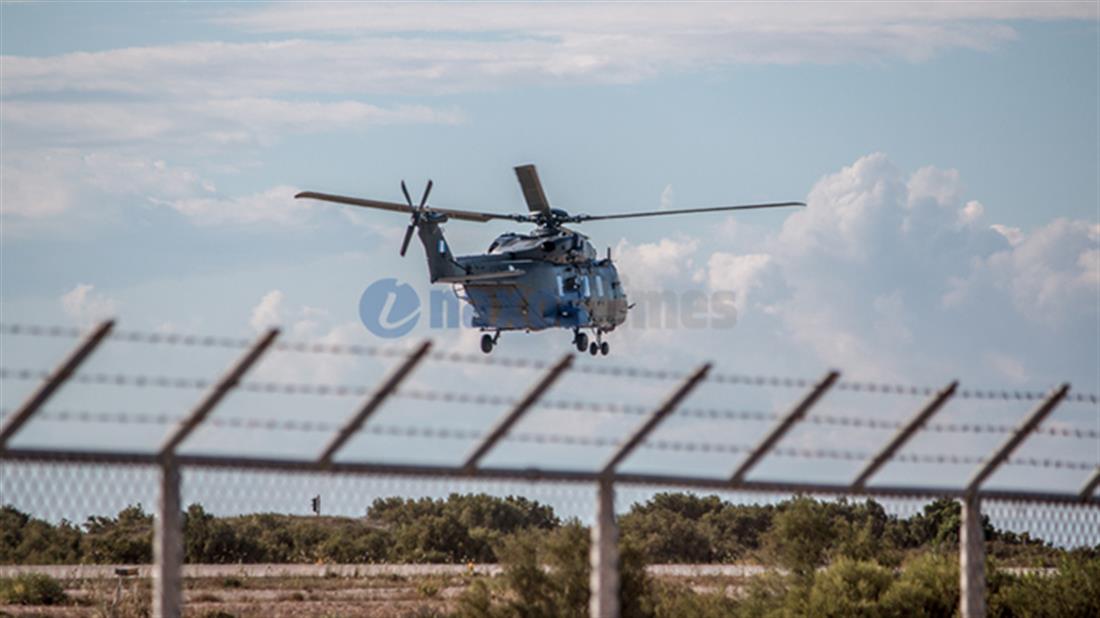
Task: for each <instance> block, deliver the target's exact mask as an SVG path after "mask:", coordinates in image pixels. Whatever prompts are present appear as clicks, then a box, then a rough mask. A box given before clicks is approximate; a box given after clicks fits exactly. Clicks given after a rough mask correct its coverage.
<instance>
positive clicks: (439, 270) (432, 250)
mask: <svg viewBox="0 0 1100 618" xmlns="http://www.w3.org/2000/svg"><path fill="white" fill-rule="evenodd" d="M417 232H418V234H419V235H420V242H422V243H424V253H425V254H426V255H427V256H428V275H429V277H430V278H431V281H432V283H435V282H436V281H438V280H440V279H453V278H457V277H462V276H463V275H464V274H465V270H463V268H462V267H461V266H459V265H458V262H456V261H455V259H454V254H452V253H451V248H450V247H449V246H448V245H447V239H446V238H444V237H443V228H441V227H439V224H438V223H436V222H435V221H431V220H427V221H421V222H420V225H418V226H417Z"/></svg>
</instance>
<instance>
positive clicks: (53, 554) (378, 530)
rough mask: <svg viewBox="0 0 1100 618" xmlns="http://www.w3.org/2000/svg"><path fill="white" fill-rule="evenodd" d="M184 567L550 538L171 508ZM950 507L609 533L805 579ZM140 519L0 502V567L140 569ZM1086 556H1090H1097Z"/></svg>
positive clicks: (408, 510) (997, 541)
mask: <svg viewBox="0 0 1100 618" xmlns="http://www.w3.org/2000/svg"><path fill="white" fill-rule="evenodd" d="M183 519H184V544H185V548H184V549H185V560H186V561H187V562H189V563H195V564H235V563H317V562H326V563H466V562H479V563H484V562H490V563H491V562H499V561H500V560H501V555H500V551H501V547H502V546H503V545H502V544H503V541H504V540H505V539H507V538H508V537H511V536H514V535H516V534H517V533H520V532H523V531H553V530H558V529H561V528H563V527H564V526H566V525H571V526H577V525H579V524H576V522H563V521H562V520H561V518H560V517H558V515H556V514H555V513H554V510H553V509H552V508H551V507H550V506H548V505H544V504H540V503H538V502H536V501H532V500H528V499H526V498H522V497H513V496H510V497H506V498H499V497H494V496H489V495H485V494H468V495H460V494H452V495H450V496H448V497H447V498H440V499H432V498H420V499H406V498H397V497H393V498H379V499H377V500H375V501H374V502H373V503H372V504H371V505H370V507H369V509H368V510H367V514H366V517H363V518H352V517H328V516H324V517H322V516H298V515H283V514H275V513H260V514H252V515H236V516H228V517H217V516H214V515H212V514H210V513H208V512H207V511H206V510H205V509H204V508H203V507H202V506H201V505H199V504H192V505H190V506H189V507H188V508H187V510H186V511H185V512H184V518H183ZM959 521H960V510H959V505H958V503H957V502H955V501H954V500H946V499H944V500H937V501H934V502H931V503H929V504H927V505H925V507H924V508H923V510H922V511H920V512H919V513H916V514H915V515H913V516H911V517H907V518H906V517H899V516H896V515H891V514H889V513H887V512H886V510H885V509H884V508H883V506H882V505H881V504H879V503H878V502H876V501H874V500H866V501H862V502H850V501H847V500H838V501H817V500H813V499H809V498H801V497H799V498H794V499H791V500H788V501H785V502H780V503H777V504H765V505H758V504H751V505H745V504H732V503H729V502H725V501H722V500H721V499H720V498H718V497H717V496H707V497H701V496H697V495H694V494H687V493H662V494H657V495H655V496H654V497H653V498H651V499H650V500H649V501H647V502H645V503H640V504H635V505H634V506H633V507H632V508H631V509H630V511H629V512H627V513H626V514H624V515H622V516H621V517H620V519H619V522H620V528H621V538H622V540H623V544H624V545H629V546H631V547H633V548H635V550H636V551H637V552H638V555H639V558H640V560H642V561H643V562H644V563H647V564H655V563H728V562H735V561H743V562H754V563H759V564H779V565H783V566H787V567H789V568H791V569H792V570H793V571H796V572H798V571H805V570H806V569H812V568H816V566H817V565H820V564H822V563H823V562H825V561H828V560H829V559H831V558H834V557H839V556H845V557H850V558H853V559H856V560H874V561H875V562H876V563H879V564H882V565H885V566H890V567H893V566H897V565H900V564H901V563H902V562H903V561H904V560H905V559H906V558H907V557H908V556H910V555H912V554H914V553H920V552H922V551H925V550H928V549H942V550H945V551H947V550H950V551H953V550H954V548H955V547H957V544H958V530H959ZM983 527H984V528H985V534H986V539H987V543H988V548H989V554H990V556H991V557H993V558H995V559H998V560H1001V561H1002V562H1003V563H1005V564H1019V565H1025V566H1053V565H1056V564H1058V563H1059V561H1060V560H1061V559H1062V558H1063V557H1064V554H1065V553H1066V552H1064V551H1063V550H1060V549H1058V548H1055V547H1052V546H1051V545H1050V544H1048V543H1046V542H1044V541H1042V540H1040V539H1036V538H1032V537H1031V536H1029V535H1028V534H1027V533H1022V534H1017V533H1014V532H1010V531H1005V530H999V529H997V528H995V527H994V526H992V525H991V524H990V523H989V521H988V519H984V520H983ZM152 534H153V518H152V515H151V514H149V513H147V512H146V511H145V510H144V509H143V508H142V506H141V505H134V506H129V507H127V508H125V509H123V510H122V511H120V512H119V513H118V514H117V515H116V516H114V517H108V516H92V517H89V518H88V519H87V521H85V522H84V523H83V524H79V525H78V524H75V523H72V522H68V521H61V522H59V523H57V524H52V523H49V522H47V521H44V520H42V519H38V518H34V517H32V516H30V515H29V514H27V513H23V512H21V511H19V510H18V509H16V508H14V507H12V506H4V507H2V508H0V563H3V564H82V563H85V564H119V563H122V564H141V563H149V562H151V561H152ZM1088 551H1091V552H1092V553H1091V554H1090V555H1091V556H1093V557H1095V555H1096V554H1097V551H1098V550H1097V548H1093V549H1092V550H1088Z"/></svg>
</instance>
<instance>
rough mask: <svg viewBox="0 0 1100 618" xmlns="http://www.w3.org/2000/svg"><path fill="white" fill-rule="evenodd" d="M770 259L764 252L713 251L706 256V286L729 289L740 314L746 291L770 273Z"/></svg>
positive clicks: (771, 262)
mask: <svg viewBox="0 0 1100 618" xmlns="http://www.w3.org/2000/svg"><path fill="white" fill-rule="evenodd" d="M773 262H774V258H772V256H770V255H767V254H764V253H750V254H748V255H734V254H732V253H723V252H721V251H715V252H714V253H712V254H710V258H708V259H707V285H708V287H709V288H710V291H711V292H732V293H733V295H734V306H735V307H736V309H737V312H738V313H739V314H740V313H742V312H743V311H744V310H745V306H746V304H747V303H748V299H749V293H750V292H751V291H752V290H755V289H757V288H759V287H761V285H763V283H764V278H765V277H766V276H768V275H769V274H774V268H773V267H774V264H773Z"/></svg>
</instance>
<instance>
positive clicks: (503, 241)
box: [489, 234, 516, 253]
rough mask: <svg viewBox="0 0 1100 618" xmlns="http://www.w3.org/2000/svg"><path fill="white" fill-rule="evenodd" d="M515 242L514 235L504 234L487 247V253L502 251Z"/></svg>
mask: <svg viewBox="0 0 1100 618" xmlns="http://www.w3.org/2000/svg"><path fill="white" fill-rule="evenodd" d="M515 241H516V235H515V234H505V235H503V236H500V237H498V238H497V239H496V240H494V241H493V244H491V245H489V253H496V252H497V250H499V249H503V248H504V247H506V246H508V245H510V244H512V243H513V242H515Z"/></svg>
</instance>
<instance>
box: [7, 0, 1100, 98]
mask: <svg viewBox="0 0 1100 618" xmlns="http://www.w3.org/2000/svg"><path fill="white" fill-rule="evenodd" d="M1095 15H1096V11H1095V7H1092V6H1089V5H1088V4H1087V3H1049V2H1048V3H1037V4H1035V5H1020V4H1019V3H967V4H966V5H964V6H962V7H958V6H954V5H938V6H937V7H936V10H935V11H929V10H928V9H927V5H923V4H920V3H916V4H902V3H882V4H879V5H874V6H868V5H866V4H835V3H828V4H820V5H818V4H806V5H800V6H799V8H798V10H791V9H790V7H788V6H782V5H767V4H744V3H737V4H728V5H723V4H711V5H705V6H703V5H695V4H688V5H672V4H668V5H663V4H643V5H630V6H616V5H608V4H597V5H580V4H567V5H562V4H553V5H539V4H531V3H525V4H518V5H496V6H493V7H492V9H491V10H486V8H485V7H484V6H481V5H463V4H452V3H444V4H438V5H432V6H430V7H425V5H423V4H417V5H380V4H343V5H341V4H335V5H334V4H321V5H318V4H305V5H285V4H278V5H275V6H268V7H259V8H257V7H248V8H246V9H242V10H240V11H234V12H232V13H231V14H230V15H228V16H226V17H224V18H223V20H222V21H223V22H225V23H228V24H230V25H232V26H236V27H239V28H243V29H246V30H253V31H263V32H273V33H325V34H331V33H342V34H345V35H348V36H349V37H352V38H344V39H337V40H335V41H318V40H311V39H301V38H292V39H285V40H267V41H263V42H250V43H225V42H197V43H183V44H176V45H164V46H153V47H130V48H124V49H114V50H106V51H99V52H74V53H69V54H62V55H58V56H51V57H45V58H28V57H18V56H4V57H3V58H2V60H0V62H2V63H3V72H4V83H3V84H2V85H0V92H2V93H3V94H4V95H5V96H9V95H14V94H27V93H32V92H39V93H41V92H61V91H74V90H75V91H89V92H116V93H124V94H131V95H136V94H143V95H156V96H168V97H177V96H180V97H188V98H193V97H196V96H198V97H199V98H202V99H224V98H241V97H269V96H273V95H276V94H285V93H311V94H312V95H313V96H316V95H317V93H337V92H338V93H349V92H358V93H405V94H408V93H432V94H435V93H439V92H448V91H460V90H476V89H485V88H493V87H498V86H502V85H514V84H516V83H530V84H543V83H546V82H548V81H549V82H562V81H567V82H578V81H579V82H591V81H597V82H605V83H607V82H610V83H620V82H629V81H637V80H639V79H644V78H647V77H651V76H653V75H656V74H660V73H662V72H668V71H676V70H685V69H687V70H694V69H699V68H707V67H714V66H721V65H730V64H747V63H766V64H795V63H804V62H809V63H839V62H851V61H857V62H881V61H882V60H883V59H884V58H901V59H905V60H910V61H919V60H923V59H925V58H928V57H930V56H933V55H935V54H936V53H939V52H941V51H943V50H947V49H959V48H961V49H977V50H988V49H991V48H994V47H996V46H997V45H999V44H1001V43H1003V42H1005V41H1009V40H1012V39H1013V38H1014V37H1015V31H1014V30H1013V29H1012V28H1011V27H1010V26H1008V25H1005V24H1004V23H1001V22H1002V21H1003V20H1008V19H1095ZM425 33H429V34H428V35H426V34H425ZM441 33H452V34H455V35H457V36H439V34H441ZM477 34H484V35H489V36H483V37H480V38H479V37H476V36H473V35H477ZM501 34H504V35H506V36H500V35H501Z"/></svg>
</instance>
